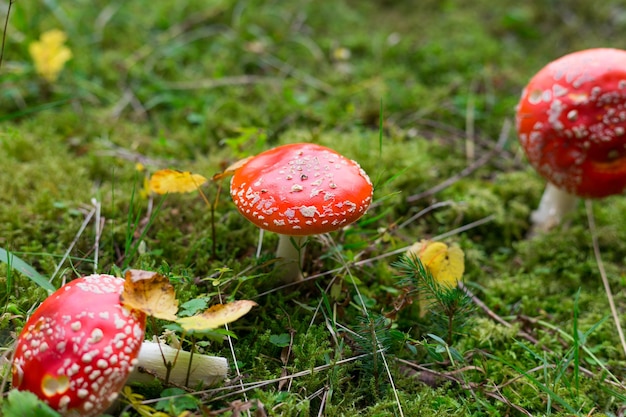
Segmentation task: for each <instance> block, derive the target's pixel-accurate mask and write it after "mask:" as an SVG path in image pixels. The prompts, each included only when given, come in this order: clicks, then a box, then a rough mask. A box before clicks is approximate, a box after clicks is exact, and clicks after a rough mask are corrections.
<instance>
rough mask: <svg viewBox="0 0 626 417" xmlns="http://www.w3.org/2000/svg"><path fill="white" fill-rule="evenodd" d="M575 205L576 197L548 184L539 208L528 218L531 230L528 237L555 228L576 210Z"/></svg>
mask: <svg viewBox="0 0 626 417" xmlns="http://www.w3.org/2000/svg"><path fill="white" fill-rule="evenodd" d="M577 203H578V197H576V196H575V195H573V194H570V193H568V192H566V191H563V190H561V189H559V188H557V187H556V186H555V185H553V184H552V183H550V182H549V183H548V185H547V186H546V190H545V191H544V192H543V196H542V197H541V201H540V202H539V207H537V210H535V211H533V212H532V214H531V216H530V219H531V221H532V228H531V230H530V232H529V235H530V236H533V235H536V234H537V233H542V232H547V231H548V230H550V229H552V228H553V227H555V226H557V225H558V224H559V223H561V220H562V219H563V217H565V216H566V215H567V214H568V213H570V212H571V211H573V210H574V209H575V208H576V204H577Z"/></svg>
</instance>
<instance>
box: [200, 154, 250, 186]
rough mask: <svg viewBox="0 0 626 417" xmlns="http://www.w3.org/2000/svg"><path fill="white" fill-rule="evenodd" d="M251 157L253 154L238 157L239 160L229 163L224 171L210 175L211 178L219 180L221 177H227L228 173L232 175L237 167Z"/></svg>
mask: <svg viewBox="0 0 626 417" xmlns="http://www.w3.org/2000/svg"><path fill="white" fill-rule="evenodd" d="M252 158H254V156H248V157H247V158H244V159H240V160H239V161H237V162H234V163H232V164H230V165H229V166H228V168H226V169H225V170H224V171H222V172H218V173H217V174H215V175H213V176H212V177H211V180H213V181H219V180H221V179H222V178H225V177H227V176H229V175H233V174H234V173H235V171H237V170H238V169H239V168H241V167H242V166H244V165H245V164H246V162H248V161H249V160H250V159H252Z"/></svg>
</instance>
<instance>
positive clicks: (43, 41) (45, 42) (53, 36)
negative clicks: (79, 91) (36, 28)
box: [28, 29, 72, 83]
mask: <svg viewBox="0 0 626 417" xmlns="http://www.w3.org/2000/svg"><path fill="white" fill-rule="evenodd" d="M66 40H67V36H66V35H65V33H64V32H62V31H60V30H58V29H52V30H49V31H47V32H44V33H42V34H41V37H40V38H39V41H35V42H31V43H30V45H28V53H29V54H30V56H31V58H32V59H33V63H34V64H35V71H37V74H39V75H40V76H41V77H42V78H43V79H45V80H46V81H48V82H49V83H52V82H55V81H56V80H57V78H58V77H59V73H60V72H61V70H62V69H63V66H65V63H66V62H67V61H69V60H70V59H71V58H72V51H70V49H69V48H68V47H67V46H65V45H64V43H65V41H66Z"/></svg>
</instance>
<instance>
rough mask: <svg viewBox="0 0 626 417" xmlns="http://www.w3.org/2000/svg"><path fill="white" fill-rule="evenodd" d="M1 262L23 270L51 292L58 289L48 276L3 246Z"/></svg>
mask: <svg viewBox="0 0 626 417" xmlns="http://www.w3.org/2000/svg"><path fill="white" fill-rule="evenodd" d="M0 262H4V263H6V264H7V265H9V267H10V268H12V269H14V270H16V271H18V272H21V273H22V274H24V275H25V276H26V277H28V279H30V280H31V281H33V282H34V283H35V284H37V285H39V286H40V287H41V288H43V289H45V290H48V291H49V292H54V291H55V290H56V288H54V286H53V285H52V284H50V283H49V282H48V280H47V279H46V277H44V276H43V275H41V274H40V273H39V272H37V271H35V268H33V267H32V266H30V265H29V264H27V263H26V262H24V260H22V259H21V258H19V257H17V256H15V255H13V254H12V253H11V252H9V251H7V250H5V249H2V248H0Z"/></svg>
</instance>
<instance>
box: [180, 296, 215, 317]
mask: <svg viewBox="0 0 626 417" xmlns="http://www.w3.org/2000/svg"><path fill="white" fill-rule="evenodd" d="M208 304H209V302H208V300H207V299H206V298H194V299H193V300H189V301H187V302H186V303H183V305H181V306H180V311H179V312H178V315H179V316H180V317H188V316H193V315H194V314H197V313H198V312H200V311H204V310H206V308H207V306H208Z"/></svg>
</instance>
